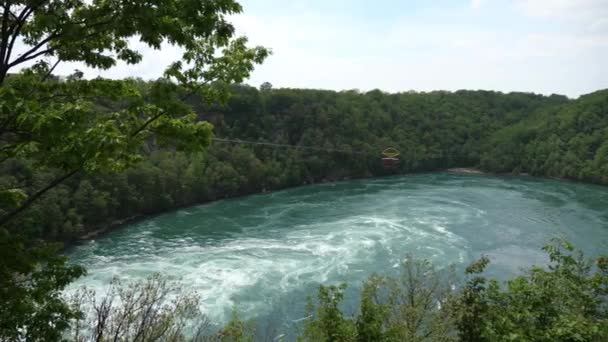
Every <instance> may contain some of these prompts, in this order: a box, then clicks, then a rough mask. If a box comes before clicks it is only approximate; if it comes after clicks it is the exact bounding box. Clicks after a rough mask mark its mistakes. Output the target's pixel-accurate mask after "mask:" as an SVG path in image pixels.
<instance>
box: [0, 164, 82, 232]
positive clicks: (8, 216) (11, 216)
mask: <svg viewBox="0 0 608 342" xmlns="http://www.w3.org/2000/svg"><path fill="white" fill-rule="evenodd" d="M78 172H79V170H75V171H72V172H69V173H66V174H65V175H63V176H61V177H59V178H56V179H55V180H53V181H52V182H51V183H49V184H48V185H47V186H45V187H44V188H42V189H40V190H38V191H37V192H36V193H34V194H32V195H31V196H29V197H28V198H27V199H26V200H25V201H23V203H21V204H20V205H19V206H18V207H17V208H15V209H13V210H12V211H10V212H9V213H8V214H5V215H4V216H2V217H0V227H1V226H4V225H6V224H7V223H8V222H10V221H11V220H12V219H14V218H15V216H17V215H19V214H20V213H21V212H23V211H24V210H25V209H27V208H29V207H30V206H31V205H32V203H34V202H35V201H36V200H37V199H38V198H40V197H41V196H42V195H44V194H45V193H47V192H48V191H49V190H51V189H53V188H54V187H56V186H57V185H59V184H61V183H62V182H64V181H65V180H67V179H68V178H70V177H72V176H74V175H76V174H77V173H78Z"/></svg>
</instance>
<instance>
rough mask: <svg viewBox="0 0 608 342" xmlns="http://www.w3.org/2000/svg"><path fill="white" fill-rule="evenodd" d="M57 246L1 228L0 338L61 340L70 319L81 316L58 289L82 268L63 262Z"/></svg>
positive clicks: (73, 277) (61, 288) (64, 285)
mask: <svg viewBox="0 0 608 342" xmlns="http://www.w3.org/2000/svg"><path fill="white" fill-rule="evenodd" d="M58 247H59V246H57V245H50V244H45V243H42V242H31V241H26V240H24V239H22V238H19V237H17V236H15V235H14V234H10V233H9V232H7V231H6V230H5V229H1V228H0V340H2V341H20V340H26V341H54V340H60V339H61V331H62V330H64V329H66V328H68V326H69V323H70V320H72V319H75V318H77V317H80V313H79V312H78V311H77V310H73V309H72V308H71V307H70V306H69V305H68V304H66V303H65V302H64V301H63V298H62V297H61V291H62V290H63V289H64V288H65V287H66V286H67V285H68V284H69V283H70V282H72V281H73V280H74V279H76V278H78V277H79V276H81V275H82V274H84V269H83V268H81V267H79V266H74V265H68V264H66V258H65V257H64V256H61V255H59V254H57V250H58ZM41 260H44V264H43V265H41V264H40V261H41ZM16 327H19V328H20V329H16ZM25 327H27V329H23V328H25Z"/></svg>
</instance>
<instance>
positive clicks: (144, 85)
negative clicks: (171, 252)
mask: <svg viewBox="0 0 608 342" xmlns="http://www.w3.org/2000/svg"><path fill="white" fill-rule="evenodd" d="M129 82H132V83H133V84H134V86H135V87H136V88H137V89H140V91H142V92H143V93H145V92H146V91H149V89H150V88H151V86H152V82H144V81H141V80H129ZM231 91H232V93H231V96H230V97H229V99H228V100H227V102H226V103H225V104H222V105H217V104H216V105H213V106H206V105H204V104H203V103H202V101H201V100H200V99H198V98H197V97H191V98H190V99H189V100H188V102H189V105H190V106H191V107H192V108H193V109H194V111H195V112H196V115H197V120H205V121H208V122H210V123H211V124H212V125H213V135H214V137H216V138H220V139H232V140H246V141H253V142H264V143H275V144H286V145H292V146H293V148H289V147H288V148H285V147H273V146H264V145H262V146H259V145H251V144H247V143H230V142H223V141H214V142H213V143H212V144H211V146H210V147H209V148H208V149H207V150H206V151H205V152H195V153H187V152H180V151H175V150H174V149H171V148H162V147H158V146H156V145H154V144H152V143H150V144H148V145H147V149H146V152H145V154H146V157H145V159H144V160H143V161H141V162H139V163H137V164H136V165H135V166H134V167H132V168H130V169H127V170H125V171H124V172H120V173H118V174H116V173H106V174H103V173H100V174H95V175H79V176H77V177H74V178H72V179H70V180H69V181H67V182H65V183H63V184H61V185H59V186H58V187H56V188H55V189H53V190H52V191H50V192H49V193H47V194H46V195H45V196H44V198H43V199H42V200H41V201H39V202H37V203H35V204H34V205H33V206H32V207H31V208H29V209H28V212H27V214H24V215H23V216H22V217H23V219H21V220H19V221H15V224H16V225H19V226H20V227H21V229H25V230H27V231H28V232H31V233H32V234H34V235H35V236H38V237H41V238H44V239H50V240H57V241H64V242H69V241H74V240H76V239H78V238H80V237H83V236H86V234H87V233H90V232H94V231H97V230H100V229H103V228H105V227H107V226H111V225H113V224H116V223H117V222H122V221H124V220H128V219H132V218H138V217H143V216H144V215H151V214H156V213H161V212H164V211H167V210H171V209H174V208H180V207H184V206H188V205H193V204H198V203H204V202H208V201H213V200H216V199H221V198H226V197H233V196H239V195H245V194H251V193H256V192H262V191H271V190H277V189H282V188H286V187H292V186H300V185H305V184H313V183H318V182H326V181H336V180H344V179H350V178H361V177H375V176H383V175H389V174H397V173H398V174H403V173H412V172H428V171H440V170H445V169H448V168H453V167H476V168H480V169H481V170H484V171H488V172H495V173H507V174H523V173H527V174H531V175H534V176H543V177H557V178H565V179H571V180H577V181H584V182H592V183H598V184H608V116H607V115H606V113H607V112H608V91H606V90H604V91H598V92H595V93H592V94H589V95H584V96H581V97H580V98H579V99H575V100H572V99H568V98H566V97H564V96H559V95H552V96H543V95H536V94H528V93H508V94H504V93H500V92H492V91H466V90H462V91H457V92H445V91H437V92H430V93H414V92H411V93H398V94H389V93H383V92H381V91H379V90H374V91H370V92H365V93H362V92H358V91H355V90H353V91H343V92H334V91H325V90H305V89H272V86H271V85H270V84H266V85H265V86H264V87H261V89H256V88H254V87H250V86H246V85H235V86H233V87H232V88H231ZM100 105H103V104H100ZM298 146H302V147H314V148H318V150H317V149H314V150H310V149H306V148H300V149H299V148H298ZM387 147H395V148H397V149H398V150H399V151H400V152H401V155H400V164H399V166H398V167H397V168H394V169H389V170H387V169H385V168H383V167H382V164H381V162H380V158H381V151H382V150H383V149H385V148H387ZM323 149H325V150H323ZM333 150H338V152H336V151H333ZM0 167H1V168H2V173H1V174H2V175H3V176H2V178H1V179H0V186H4V187H11V186H15V185H22V184H24V185H25V186H26V187H27V186H31V187H32V188H37V187H39V186H40V185H41V184H44V183H45V182H48V181H49V180H51V179H53V178H55V177H56V176H57V172H56V171H54V170H52V169H46V170H40V169H37V168H36V167H35V166H34V165H33V164H32V163H30V162H28V160H25V159H12V160H9V161H6V162H5V163H3V164H1V165H0Z"/></svg>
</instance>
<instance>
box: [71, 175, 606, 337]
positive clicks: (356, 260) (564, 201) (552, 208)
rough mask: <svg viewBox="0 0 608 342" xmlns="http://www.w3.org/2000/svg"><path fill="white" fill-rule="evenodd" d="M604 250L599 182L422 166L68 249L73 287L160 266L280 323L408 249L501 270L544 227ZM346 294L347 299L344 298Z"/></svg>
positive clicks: (517, 262)
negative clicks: (311, 297)
mask: <svg viewBox="0 0 608 342" xmlns="http://www.w3.org/2000/svg"><path fill="white" fill-rule="evenodd" d="M555 236H561V237H565V238H567V239H568V240H570V241H571V242H572V243H573V244H575V246H577V247H578V248H581V249H582V250H584V251H585V252H586V253H587V254H589V255H596V254H599V253H601V252H604V253H606V251H608V188H606V187H600V186H593V185H585V184H580V183H571V182H563V181H552V180H546V179H536V178H531V177H491V176H483V175H454V174H446V173H432V174H421V175H408V176H395V177H387V178H379V179H366V180H356V181H348V182H340V183H330V184H322V185H314V186H306V187H301V188H293V189H289V190H285V191H278V192H274V193H267V194H259V195H253V196H248V197H242V198H236V199H229V200H223V201H218V202H214V203H210V204H205V205H200V206H196V207H191V208H188V209H184V210H179V211H176V212H172V213H167V214H163V215H160V216H157V217H154V218H151V219H148V220H146V221H142V222H140V223H136V224H132V225H128V226H125V227H122V228H120V229H117V230H114V231H112V232H111V233H109V234H107V235H105V236H103V237H101V238H98V239H96V240H94V241H89V242H86V243H84V244H82V245H80V246H77V247H74V248H72V249H71V250H70V252H69V257H70V260H71V261H73V262H76V263H79V264H81V265H84V266H85V267H86V268H87V269H88V275H87V276H86V277H84V278H82V279H80V280H78V281H77V282H76V283H75V284H74V285H73V287H72V289H73V288H74V287H76V286H80V285H86V286H88V287H91V288H94V289H97V290H99V291H103V288H104V287H105V286H106V285H107V284H108V282H109V281H110V279H111V278H112V277H113V276H118V277H120V278H121V279H125V280H135V279H142V278H145V277H146V276H148V275H150V274H152V273H154V272H162V273H164V274H166V275H169V276H170V277H173V278H176V279H180V280H181V281H182V282H183V283H184V284H185V285H186V286H188V287H192V288H193V289H194V290H196V291H197V292H198V293H199V294H200V295H201V296H202V298H203V307H202V309H203V311H204V312H205V313H206V314H207V315H208V316H209V317H210V318H211V319H212V320H213V321H216V322H220V323H221V322H223V321H225V320H226V319H227V318H228V317H229V315H230V311H231V310H232V309H233V308H236V309H237V310H238V311H239V312H240V313H241V315H242V316H243V317H245V318H256V317H257V318H259V319H262V318H264V319H266V320H271V321H273V322H275V323H276V324H277V325H278V326H280V327H282V328H281V329H283V328H285V329H289V328H290V327H291V326H292V325H293V324H295V323H293V322H297V321H298V320H299V319H301V318H302V317H303V314H304V311H303V310H304V303H305V300H306V295H307V294H310V293H314V288H315V287H316V286H317V285H318V284H319V283H332V284H335V283H340V282H347V283H349V284H352V286H351V292H350V295H349V298H351V299H349V300H350V301H351V306H352V310H354V307H356V304H355V300H354V298H356V296H355V295H354V293H355V292H356V288H357V286H358V284H360V283H361V281H362V280H364V279H365V278H366V277H367V276H369V275H370V274H372V273H374V272H377V273H390V272H392V271H393V270H394V269H395V268H396V267H398V265H399V263H400V261H401V260H403V258H404V257H406V256H407V255H408V253H413V254H414V255H415V256H417V257H419V258H427V259H430V260H432V261H433V262H434V263H435V265H437V266H438V267H440V268H442V267H445V266H447V265H449V264H455V265H457V266H458V267H462V266H463V265H464V264H466V263H468V262H470V261H472V260H474V259H476V258H478V257H479V256H480V255H482V254H485V255H487V256H489V257H490V259H491V261H492V262H491V265H490V267H489V271H488V274H489V275H491V276H496V277H499V278H506V277H508V276H511V275H513V274H517V273H519V272H521V267H527V266H530V265H532V264H543V263H545V262H546V258H545V256H544V254H543V253H542V251H541V250H540V248H541V247H542V246H543V245H544V244H546V243H547V242H548V241H549V239H550V238H551V237H555ZM347 304H348V303H347Z"/></svg>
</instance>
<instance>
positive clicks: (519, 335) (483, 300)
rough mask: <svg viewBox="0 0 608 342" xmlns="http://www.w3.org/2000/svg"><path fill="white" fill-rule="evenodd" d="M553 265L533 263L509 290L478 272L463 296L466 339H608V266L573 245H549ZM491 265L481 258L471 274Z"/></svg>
mask: <svg viewBox="0 0 608 342" xmlns="http://www.w3.org/2000/svg"><path fill="white" fill-rule="evenodd" d="M543 250H545V252H547V254H548V256H549V259H550V264H549V266H548V267H547V268H542V267H532V268H531V269H529V270H528V271H527V273H526V274H525V275H522V276H518V277H515V278H514V279H511V280H509V281H508V282H507V283H506V287H505V288H503V287H501V286H500V284H499V283H498V282H497V281H495V280H487V279H485V278H481V277H478V276H475V277H474V278H473V279H471V280H469V281H468V283H467V284H466V286H465V287H464V288H463V289H462V291H461V294H460V298H459V299H458V308H459V310H458V311H457V315H458V328H459V333H460V336H461V339H462V340H465V341H605V340H606V339H607V338H608V311H607V310H606V307H607V304H608V292H607V291H606V290H607V289H608V272H607V271H608V269H607V268H606V259H605V257H600V258H598V259H596V260H595V266H593V265H592V264H591V263H590V262H588V261H587V260H585V259H584V257H583V255H582V253H581V252H580V251H577V250H575V249H574V248H573V247H572V246H571V245H570V244H569V243H567V242H566V241H562V240H554V242H553V244H551V245H548V246H546V247H544V248H543ZM486 265H487V259H481V260H480V261H478V262H477V263H476V264H474V265H473V267H471V268H469V269H468V270H467V272H468V273H470V274H474V273H479V272H481V271H482V270H483V268H484V267H485V266H486Z"/></svg>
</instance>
